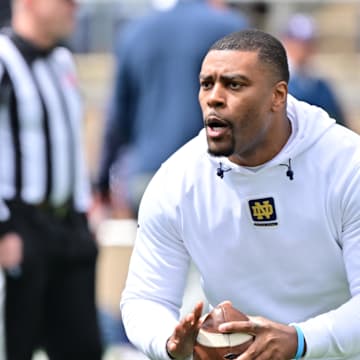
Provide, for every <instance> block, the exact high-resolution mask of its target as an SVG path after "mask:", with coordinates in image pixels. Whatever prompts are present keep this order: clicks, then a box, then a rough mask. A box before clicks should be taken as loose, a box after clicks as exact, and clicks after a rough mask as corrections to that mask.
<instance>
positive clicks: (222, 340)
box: [197, 329, 252, 348]
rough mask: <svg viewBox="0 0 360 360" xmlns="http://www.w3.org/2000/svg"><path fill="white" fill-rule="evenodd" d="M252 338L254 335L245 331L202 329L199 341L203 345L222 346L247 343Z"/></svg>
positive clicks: (198, 337)
mask: <svg viewBox="0 0 360 360" xmlns="http://www.w3.org/2000/svg"><path fill="white" fill-rule="evenodd" d="M251 339H252V335H249V334H245V333H231V334H219V333H213V332H209V331H205V330H204V329H200V330H199V333H198V336H197V342H198V343H199V344H201V345H203V346H207V347H213V348H220V347H234V346H238V345H241V344H244V343H246V342H247V341H249V340H251Z"/></svg>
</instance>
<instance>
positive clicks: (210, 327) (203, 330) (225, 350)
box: [193, 302, 253, 360]
mask: <svg viewBox="0 0 360 360" xmlns="http://www.w3.org/2000/svg"><path fill="white" fill-rule="evenodd" d="M244 320H245V321H246V320H249V319H248V317H247V316H246V315H245V314H243V313H242V312H241V311H239V310H237V309H235V308H234V307H233V306H232V305H231V304H230V303H229V302H225V303H222V304H220V305H218V306H217V307H215V308H214V309H213V310H212V311H211V312H209V313H208V314H206V315H205V316H204V317H203V321H202V324H201V326H200V330H199V333H198V335H197V338H196V342H195V346H194V353H193V360H231V359H236V358H237V357H238V356H239V355H240V354H242V353H243V352H244V351H245V350H246V349H247V348H248V347H249V346H250V345H251V343H252V342H253V336H252V335H250V334H245V333H227V334H223V333H220V332H219V331H218V330H217V328H218V326H219V325H220V324H222V323H224V322H228V321H244Z"/></svg>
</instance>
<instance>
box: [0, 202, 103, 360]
mask: <svg viewBox="0 0 360 360" xmlns="http://www.w3.org/2000/svg"><path fill="white" fill-rule="evenodd" d="M9 207H10V209H11V213H12V224H11V225H12V227H14V230H15V231H16V232H17V233H18V234H20V236H21V237H22V239H23V241H24V259H23V262H22V264H21V267H20V274H12V273H11V272H9V273H8V274H7V275H6V294H5V336H6V340H5V341H6V354H7V360H30V359H31V357H32V354H33V352H34V350H35V349H36V348H39V347H41V348H43V349H45V350H46V352H47V354H48V356H49V358H50V359H51V360H100V359H101V354H102V349H101V343H100V334H99V329H98V324H97V314H96V305H95V265H96V255H97V248H96V245H95V242H94V240H93V237H92V235H91V233H90V232H89V230H88V226H87V222H86V219H85V216H84V215H83V214H79V213H75V212H74V211H67V212H66V213H65V214H64V213H61V214H57V213H56V212H54V211H52V210H51V209H50V208H40V207H35V206H29V205H25V204H21V203H10V204H9Z"/></svg>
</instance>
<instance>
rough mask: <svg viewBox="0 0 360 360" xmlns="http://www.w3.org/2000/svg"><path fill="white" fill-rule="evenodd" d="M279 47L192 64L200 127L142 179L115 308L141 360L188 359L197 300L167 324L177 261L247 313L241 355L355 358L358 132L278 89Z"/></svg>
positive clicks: (232, 45)
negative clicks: (196, 72) (146, 181)
mask: <svg viewBox="0 0 360 360" xmlns="http://www.w3.org/2000/svg"><path fill="white" fill-rule="evenodd" d="M288 80H289V71H288V64H287V58H286V53H285V50H284V48H283V46H282V44H281V43H280V42H279V41H278V40H277V39H275V38H274V37H272V36H271V35H269V34H267V33H264V32H262V31H258V30H247V31H242V32H238V33H234V34H231V35H228V36H226V37H224V38H223V39H221V40H219V41H218V42H216V43H215V44H214V45H213V46H212V47H211V49H210V50H209V52H208V54H207V55H206V57H205V59H204V61H203V65H202V69H201V73H200V92H199V100H200V105H201V108H202V111H203V117H204V125H205V129H204V130H202V131H201V132H200V133H199V135H198V136H197V137H196V138H194V139H193V140H192V141H190V142H189V143H187V144H186V145H185V146H184V147H182V148H181V149H180V150H179V151H177V152H176V153H175V154H174V155H173V156H172V157H171V158H170V159H169V160H167V161H166V162H165V163H164V164H163V166H162V167H161V168H160V170H159V171H158V172H157V174H156V175H155V177H154V178H153V180H152V181H151V183H150V185H149V187H148V188H147V190H146V192H145V195H144V198H143V201H142V204H141V206H140V212H139V228H138V232H137V239H136V242H135V248H134V252H133V255H132V259H131V263H130V268H129V275H128V279H127V284H126V288H125V290H124V293H123V295H122V301H121V310H122V315H123V319H124V324H125V327H126V331H127V334H128V336H129V338H130V340H131V341H132V342H133V343H134V344H135V345H136V346H137V347H139V348H140V349H141V350H142V351H143V352H145V353H146V354H147V355H148V356H149V358H150V359H164V360H165V359H185V358H187V357H188V356H191V354H192V351H193V345H194V340H195V338H196V334H197V331H198V328H199V324H200V316H201V312H202V304H201V303H198V304H196V305H194V310H193V311H192V312H191V313H190V314H188V315H187V316H185V318H183V319H181V320H180V321H179V308H180V306H181V299H182V294H183V289H184V285H185V279H186V272H187V269H188V264H189V262H190V260H193V262H194V263H195V265H196V266H197V267H198V269H199V272H200V274H201V277H202V285H203V289H204V293H205V295H206V297H207V300H208V302H209V304H210V305H211V306H216V305H217V304H218V303H220V302H222V301H225V300H229V301H231V302H232V304H233V306H234V307H236V308H238V309H239V310H241V311H242V312H244V313H246V314H248V315H249V316H250V321H242V322H232V323H227V324H223V325H221V326H220V328H219V331H222V332H248V333H250V334H252V335H254V337H255V341H254V342H253V344H252V345H251V346H250V347H249V348H248V350H247V351H246V352H245V353H244V354H242V355H241V356H239V357H237V359H239V360H247V359H261V360H266V359H272V360H274V359H280V360H283V359H284V360H285V359H292V358H295V359H299V358H301V357H304V358H306V359H317V358H321V359H332V360H334V359H360V326H359V324H360V138H359V136H358V135H357V134H355V133H353V132H351V131H350V130H348V129H346V128H344V127H341V126H339V125H337V124H335V121H334V120H333V119H331V118H329V116H328V115H327V113H326V112H325V111H323V110H322V109H320V108H318V107H315V106H311V105H308V104H306V103H304V102H299V101H297V100H296V99H294V98H293V97H291V96H289V95H288V91H287V83H288Z"/></svg>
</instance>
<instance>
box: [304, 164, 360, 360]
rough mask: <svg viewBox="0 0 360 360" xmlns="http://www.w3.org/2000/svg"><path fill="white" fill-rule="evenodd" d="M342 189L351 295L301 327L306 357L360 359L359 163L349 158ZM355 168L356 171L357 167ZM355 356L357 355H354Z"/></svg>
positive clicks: (340, 180)
mask: <svg viewBox="0 0 360 360" xmlns="http://www.w3.org/2000/svg"><path fill="white" fill-rule="evenodd" d="M348 160H349V163H350V165H349V163H347V165H346V166H347V168H348V169H351V171H352V172H351V173H350V174H349V171H347V172H346V171H345V173H347V175H345V176H344V175H342V176H344V177H345V178H346V179H345V180H344V178H341V177H338V178H337V179H336V181H337V183H342V184H343V187H342V188H343V191H341V196H340V198H341V200H340V201H341V204H342V205H341V206H340V208H341V213H340V214H338V216H339V217H340V218H341V219H342V224H341V226H342V229H341V230H340V231H341V235H340V239H339V243H340V246H341V249H342V253H343V259H344V266H345V270H346V274H347V279H348V285H349V290H350V295H351V298H350V299H349V300H348V301H347V302H346V303H344V304H343V305H342V306H340V307H339V308H337V309H334V310H332V311H329V312H327V313H324V314H321V315H319V316H316V317H314V318H312V319H309V320H307V321H305V322H303V323H300V324H299V326H300V327H301V329H302V330H303V332H304V336H305V339H306V343H307V353H306V358H324V359H325V358H326V359H329V358H346V359H350V358H354V359H355V358H358V356H359V354H360V170H359V168H360V166H358V165H356V164H354V163H351V162H350V159H348ZM354 169H355V170H354ZM352 356H354V357H352Z"/></svg>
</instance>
